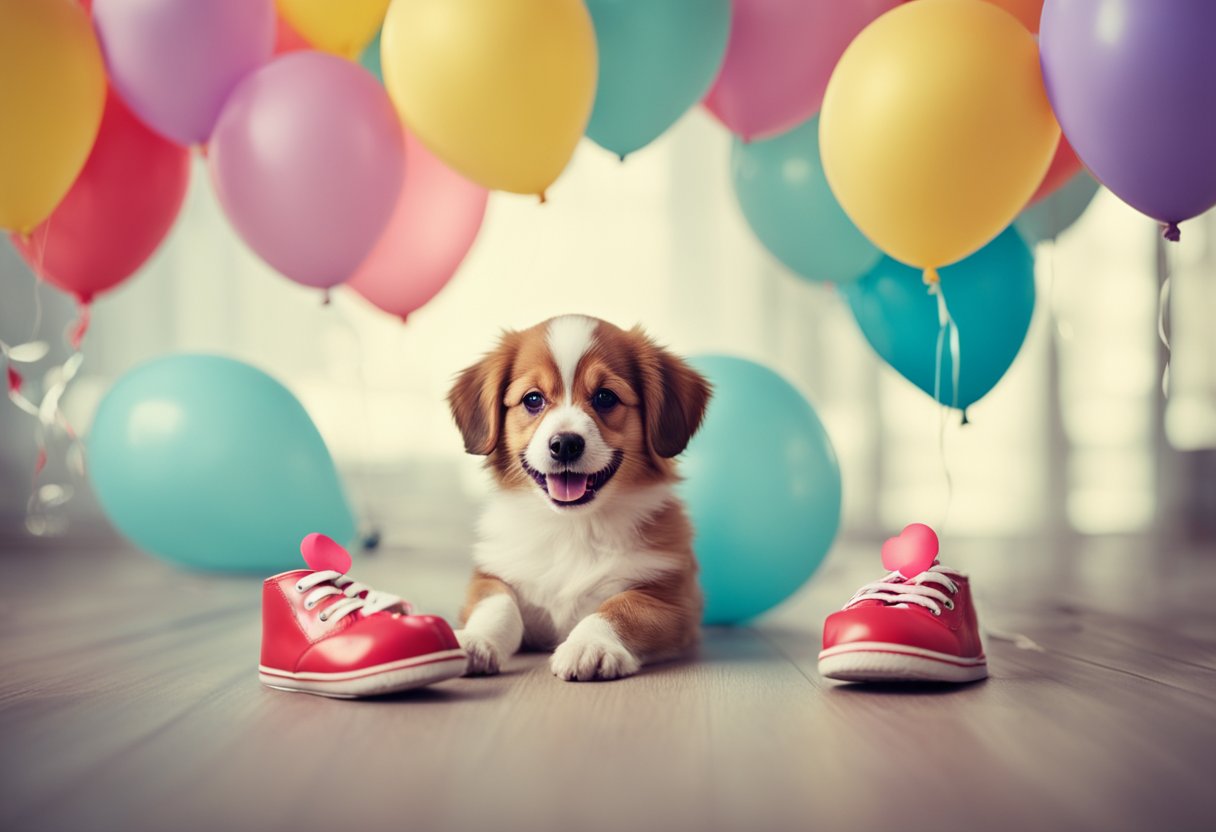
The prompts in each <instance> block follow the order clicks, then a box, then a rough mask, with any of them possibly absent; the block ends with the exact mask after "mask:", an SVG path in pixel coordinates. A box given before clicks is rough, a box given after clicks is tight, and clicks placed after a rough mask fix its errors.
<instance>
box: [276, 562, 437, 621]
mask: <svg viewBox="0 0 1216 832" xmlns="http://www.w3.org/2000/svg"><path fill="white" fill-rule="evenodd" d="M314 587H315V588H314ZM310 589H311V590H313V591H312V592H311V593H310V594H309V595H308V597H307V598H305V599H304V609H307V610H311V609H313V608H314V607H315V606H316V605H317V604H319V603H321V601H322V599H324V598H328V597H329V596H330V595H342V596H344V597H343V598H342V599H341V600H340V601H335V602H334V603H332V604H330V605H329V606H328V607H326V608H325V609H324V610H323V611H322V612H321V615H320V616H318V617H319V618H320V619H321V620H322V621H331V620H332V621H337V620H339V619H340V618H342V617H343V616H346V615H350V614H351V613H352V612H354V611H355V610H363V614H364V615H371V614H372V613H375V612H381V611H382V610H386V609H389V608H390V607H393V606H400V607H401V611H402V612H403V613H405V614H406V615H409V614H410V613H411V612H412V611H413V608H412V607H411V606H410V604H409V602H408V601H405V600H402V598H401V597H399V596H397V595H391V594H389V593H387V592H377V591H376V590H374V589H372V588H371V587H370V586H368V585H367V584H361V583H359V582H358V581H356V580H354V579H353V578H348V577H347V576H346V575H343V574H342V573H341V572H335V571H333V570H332V569H327V570H324V571H321V572H313V573H312V574H311V575H308V576H306V577H304V578H301V579H300V580H299V581H298V582H297V583H296V592H300V593H304V592H308V590H310ZM364 592H366V593H367V595H366V596H363V593H364Z"/></svg>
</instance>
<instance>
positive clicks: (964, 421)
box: [959, 407, 971, 426]
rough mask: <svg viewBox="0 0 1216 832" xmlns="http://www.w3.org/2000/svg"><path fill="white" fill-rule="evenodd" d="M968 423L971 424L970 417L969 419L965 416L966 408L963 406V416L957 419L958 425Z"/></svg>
mask: <svg viewBox="0 0 1216 832" xmlns="http://www.w3.org/2000/svg"><path fill="white" fill-rule="evenodd" d="M969 424H971V419H969V418H968V417H967V408H965V407H964V408H963V418H962V419H960V420H959V425H960V426H964V425H969Z"/></svg>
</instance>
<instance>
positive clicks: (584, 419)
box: [524, 404, 612, 508]
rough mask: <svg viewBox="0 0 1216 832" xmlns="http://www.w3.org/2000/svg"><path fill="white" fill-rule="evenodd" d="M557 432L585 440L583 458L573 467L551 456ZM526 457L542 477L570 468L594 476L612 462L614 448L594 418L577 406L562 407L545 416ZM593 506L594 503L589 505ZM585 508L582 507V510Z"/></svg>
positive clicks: (525, 454) (533, 436)
mask: <svg viewBox="0 0 1216 832" xmlns="http://www.w3.org/2000/svg"><path fill="white" fill-rule="evenodd" d="M555 433H577V434H578V435H579V436H581V437H583V442H584V447H583V455H582V456H581V457H579V458H578V460H577V461H575V463H574V464H573V465H569V466H567V465H565V464H559V463H558V462H557V461H556V460H554V459H553V457H552V456H550V454H549V440H550V439H551V438H552V437H553V434H555ZM524 458H525V459H526V460H527V461H528V464H529V465H530V466H532V468H533V469H534V470H536V471H540V472H541V473H542V474H551V473H553V472H554V471H558V470H562V469H564V468H567V467H568V468H570V470H572V471H579V472H580V473H584V474H594V473H595V472H596V471H600V470H602V469H604V468H607V467H608V463H610V462H612V448H610V447H609V446H608V443H607V442H605V441H604V436H603V434H601V433H600V428H599V425H597V424H596V423H595V420H594V419H592V418H591V415H590V414H589V413H587V411H585V410H583V409H582V408H581V407H577V406H575V405H569V404H564V405H559V406H557V407H555V408H553V409H552V410H550V411H549V412H548V413H546V414H545V416H544V418H543V419H542V420H541V423H540V424H539V425H537V427H536V432H535V433H533V434H532V440H531V441H530V442H528V447H527V450H525V451H524ZM588 505H590V503H588ZM580 508H581V507H580Z"/></svg>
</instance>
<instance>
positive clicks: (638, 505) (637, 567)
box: [474, 486, 676, 648]
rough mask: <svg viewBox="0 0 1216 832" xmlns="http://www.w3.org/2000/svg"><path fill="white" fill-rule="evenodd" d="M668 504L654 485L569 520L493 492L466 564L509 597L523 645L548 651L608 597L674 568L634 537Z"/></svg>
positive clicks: (522, 498)
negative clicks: (501, 585) (502, 586)
mask: <svg viewBox="0 0 1216 832" xmlns="http://www.w3.org/2000/svg"><path fill="white" fill-rule="evenodd" d="M673 499H675V497H674V495H673V494H672V493H671V489H670V488H669V487H668V486H655V487H652V488H646V489H640V490H638V491H636V492H635V493H631V494H616V495H613V499H612V500H611V501H608V502H607V503H606V504H604V505H603V506H597V507H595V508H596V510H594V511H587V512H578V513H573V512H561V511H556V510H554V509H553V508H552V507H550V506H549V505H548V504H547V502H546V501H545V500H543V499H538V495H537V494H532V493H503V492H500V493H498V494H495V495H494V496H493V497H492V498H491V500H490V503H489V505H488V506H487V507H486V510H485V513H484V514H483V515H482V517H481V524H480V534H481V540H480V542H479V543H478V544H477V547H476V548H475V550H474V561H475V562H476V564H477V566H478V567H479V568H480V569H482V570H483V571H485V572H487V573H489V574H491V575H494V576H495V577H497V578H499V579H501V580H503V581H505V582H506V583H508V584H509V585H510V586H511V588H512V589H513V590H514V591H515V594H516V596H517V597H518V599H519V607H520V613H521V614H522V616H523V621H524V641H525V642H526V643H527V644H528V645H529V646H532V647H537V648H551V647H553V646H555V645H557V644H558V643H559V642H561V641H563V640H564V639H565V638H566V636H568V635H569V634H570V631H571V630H572V629H573V628H574V626H575V625H576V624H578V622H579V621H581V620H582V619H583V618H585V617H586V616H588V615H590V614H591V613H593V612H595V611H596V609H597V608H598V607H599V605H600V604H602V603H603V602H604V601H606V600H607V599H608V598H609V597H611V596H613V595H616V594H617V593H620V592H623V591H625V590H627V589H629V588H630V587H631V586H635V585H637V584H641V583H645V582H647V581H650V580H653V579H655V578H657V577H659V576H660V575H662V574H663V573H665V572H668V571H671V570H672V569H673V568H676V564H675V563H673V561H672V558H671V556H670V555H669V554H667V553H664V552H659V551H655V550H653V549H650V548H649V547H648V546H647V544H646V541H645V540H644V539H643V537H642V535H641V527H642V525H643V524H644V523H645V522H646V520H647V519H649V518H650V517H652V516H653V515H654V514H655V513H657V512H658V511H659V510H660V509H661V508H663V506H665V505H666V504H667V503H669V502H670V501H671V500H673Z"/></svg>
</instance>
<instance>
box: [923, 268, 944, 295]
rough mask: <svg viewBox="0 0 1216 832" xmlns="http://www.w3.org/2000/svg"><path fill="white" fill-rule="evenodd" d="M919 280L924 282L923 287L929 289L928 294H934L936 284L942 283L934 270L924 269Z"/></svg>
mask: <svg viewBox="0 0 1216 832" xmlns="http://www.w3.org/2000/svg"><path fill="white" fill-rule="evenodd" d="M921 279H922V280H924V281H925V285H926V286H928V287H929V291H930V292H936V291H937V287H938V284H939V283H941V281H942V278H941V275H939V274H938V273H937V269H934V268H928V269H925V270H924V272H923V273H922V274H921Z"/></svg>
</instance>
